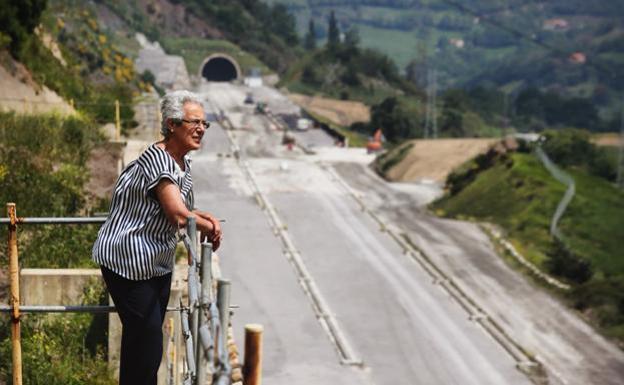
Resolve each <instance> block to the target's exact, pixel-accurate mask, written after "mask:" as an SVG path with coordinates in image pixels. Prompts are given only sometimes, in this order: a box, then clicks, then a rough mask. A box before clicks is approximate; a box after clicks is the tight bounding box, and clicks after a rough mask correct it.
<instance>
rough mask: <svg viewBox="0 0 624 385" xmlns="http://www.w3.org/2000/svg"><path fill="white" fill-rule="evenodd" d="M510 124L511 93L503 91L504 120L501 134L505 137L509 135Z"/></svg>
mask: <svg viewBox="0 0 624 385" xmlns="http://www.w3.org/2000/svg"><path fill="white" fill-rule="evenodd" d="M508 126H509V95H508V94H507V92H506V91H504V92H503V121H502V127H501V136H502V138H503V139H505V138H506V137H507V127H508Z"/></svg>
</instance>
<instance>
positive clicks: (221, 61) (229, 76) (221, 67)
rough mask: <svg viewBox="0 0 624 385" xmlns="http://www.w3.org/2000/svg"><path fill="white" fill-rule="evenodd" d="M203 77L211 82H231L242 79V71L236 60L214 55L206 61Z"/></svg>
mask: <svg viewBox="0 0 624 385" xmlns="http://www.w3.org/2000/svg"><path fill="white" fill-rule="evenodd" d="M201 76H202V77H203V78H204V79H206V80H208V81H210V82H229V81H232V80H236V79H238V78H239V77H240V69H239V66H238V63H236V61H235V60H234V59H232V58H229V57H226V56H224V55H213V56H211V57H208V58H207V59H206V60H204V64H203V65H202V67H201Z"/></svg>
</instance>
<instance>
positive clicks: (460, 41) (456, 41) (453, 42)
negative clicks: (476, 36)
mask: <svg viewBox="0 0 624 385" xmlns="http://www.w3.org/2000/svg"><path fill="white" fill-rule="evenodd" d="M449 43H451V45H452V46H454V47H455V48H464V46H465V45H466V42H465V41H464V39H456V38H451V39H449Z"/></svg>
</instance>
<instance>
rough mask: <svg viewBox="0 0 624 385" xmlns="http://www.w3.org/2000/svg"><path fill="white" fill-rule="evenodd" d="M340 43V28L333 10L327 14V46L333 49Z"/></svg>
mask: <svg viewBox="0 0 624 385" xmlns="http://www.w3.org/2000/svg"><path fill="white" fill-rule="evenodd" d="M339 45H340V30H339V29H338V22H337V21H336V15H335V14H334V11H331V13H330V14H329V27H328V29H327V48H329V49H330V50H335V49H336V48H338V46H339Z"/></svg>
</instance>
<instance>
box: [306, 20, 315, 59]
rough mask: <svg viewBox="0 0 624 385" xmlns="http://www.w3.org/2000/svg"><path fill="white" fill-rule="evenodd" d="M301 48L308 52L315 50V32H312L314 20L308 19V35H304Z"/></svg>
mask: <svg viewBox="0 0 624 385" xmlns="http://www.w3.org/2000/svg"><path fill="white" fill-rule="evenodd" d="M303 47H304V48H305V49H307V50H309V51H312V50H314V49H315V48H316V31H315V30H314V20H312V18H310V23H309V24H308V33H307V34H306V35H305V39H304V43H303Z"/></svg>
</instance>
